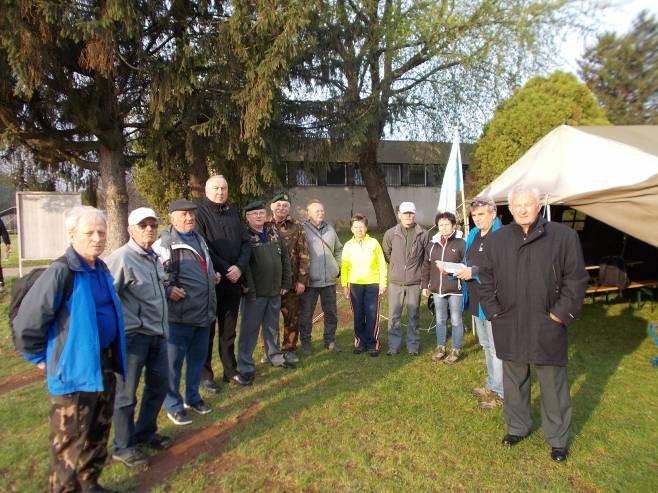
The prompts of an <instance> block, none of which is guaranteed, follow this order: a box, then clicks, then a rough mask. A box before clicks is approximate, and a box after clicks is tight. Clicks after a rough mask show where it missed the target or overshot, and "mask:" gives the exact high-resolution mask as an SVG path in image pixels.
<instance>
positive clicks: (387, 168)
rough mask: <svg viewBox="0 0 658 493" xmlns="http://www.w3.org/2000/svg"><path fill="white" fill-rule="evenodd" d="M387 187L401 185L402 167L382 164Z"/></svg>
mask: <svg viewBox="0 0 658 493" xmlns="http://www.w3.org/2000/svg"><path fill="white" fill-rule="evenodd" d="M382 170H383V171H384V178H385V179H386V186H387V187H399V186H400V185H401V184H402V166H400V165H399V164H382Z"/></svg>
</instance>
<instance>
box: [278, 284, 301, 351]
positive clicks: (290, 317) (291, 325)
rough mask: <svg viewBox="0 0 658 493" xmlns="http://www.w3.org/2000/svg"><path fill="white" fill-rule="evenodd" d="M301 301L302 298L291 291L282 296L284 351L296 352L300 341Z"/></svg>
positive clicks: (282, 344) (282, 346)
mask: <svg viewBox="0 0 658 493" xmlns="http://www.w3.org/2000/svg"><path fill="white" fill-rule="evenodd" d="M299 299H300V296H299V295H298V294H295V292H294V291H292V290H290V291H288V292H287V293H286V294H284V295H283V296H281V315H283V341H281V350H282V351H294V350H295V348H296V347H297V341H298V339H299Z"/></svg>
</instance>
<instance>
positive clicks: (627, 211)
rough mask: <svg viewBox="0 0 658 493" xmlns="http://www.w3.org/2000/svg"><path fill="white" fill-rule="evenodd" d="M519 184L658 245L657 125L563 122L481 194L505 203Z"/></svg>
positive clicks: (552, 202)
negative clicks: (589, 124)
mask: <svg viewBox="0 0 658 493" xmlns="http://www.w3.org/2000/svg"><path fill="white" fill-rule="evenodd" d="M519 184H524V185H530V186H534V187H537V188H538V189H539V190H540V192H541V193H542V194H545V198H544V200H545V203H547V204H555V205H565V206H569V207H572V208H574V209H576V210H579V211H582V212H584V213H585V214H587V215H588V216H591V217H594V218H596V219H598V220H599V221H601V222H603V223H606V224H609V225H610V226H612V227H614V228H616V229H618V230H620V231H623V232H624V233H627V234H629V235H631V236H634V237H635V238H638V239H640V240H642V241H644V242H647V243H649V244H650V245H653V246H655V247H658V126H657V125H629V126H597V127H569V126H566V125H562V126H560V127H558V128H556V129H554V130H553V131H551V132H550V133H549V134H548V135H546V136H545V137H544V138H543V139H541V140H540V141H539V142H537V143H536V144H535V145H534V146H532V147H531V148H530V149H529V150H528V152H526V153H525V154H524V155H523V156H522V157H521V158H520V159H519V160H518V161H517V162H516V163H514V164H513V165H512V166H510V167H509V168H508V169H507V170H506V171H505V172H504V173H503V174H502V175H500V176H499V177H498V178H496V179H495V180H494V181H493V182H492V183H491V184H490V185H489V186H488V187H487V188H485V189H484V190H483V191H482V192H481V193H480V195H488V196H490V197H492V198H493V199H494V200H495V201H496V203H498V204H505V203H507V194H508V192H509V191H510V190H511V189H513V188H514V187H515V186H516V185H519Z"/></svg>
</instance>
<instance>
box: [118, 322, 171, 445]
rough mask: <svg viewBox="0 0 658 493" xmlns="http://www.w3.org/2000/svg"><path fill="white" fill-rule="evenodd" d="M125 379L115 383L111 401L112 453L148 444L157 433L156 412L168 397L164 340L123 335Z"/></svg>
mask: <svg viewBox="0 0 658 493" xmlns="http://www.w3.org/2000/svg"><path fill="white" fill-rule="evenodd" d="M126 350H127V354H126V379H125V382H124V381H122V380H121V379H119V381H118V382H117V390H116V397H115V399H114V453H118V454H120V453H121V452H122V451H123V450H125V449H129V448H131V447H134V446H135V445H137V444H139V443H143V442H146V441H148V440H149V439H150V438H151V437H152V436H153V435H154V434H155V432H156V431H157V430H158V424H157V421H158V413H159V412H160V408H161V407H162V403H163V401H164V398H165V396H166V395H167V341H166V339H165V338H164V337H162V336H157V335H145V334H136V333H133V334H127V335H126ZM142 370H144V391H143V393H142V402H141V405H140V409H139V418H138V419H137V423H135V407H136V405H137V387H138V386H139V380H140V377H141V375H142Z"/></svg>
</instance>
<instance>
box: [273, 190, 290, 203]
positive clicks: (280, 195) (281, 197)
mask: <svg viewBox="0 0 658 493" xmlns="http://www.w3.org/2000/svg"><path fill="white" fill-rule="evenodd" d="M279 200H285V201H286V202H290V196H289V195H288V194H287V193H286V192H278V193H276V194H274V197H272V202H273V203H274V202H278V201H279Z"/></svg>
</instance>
